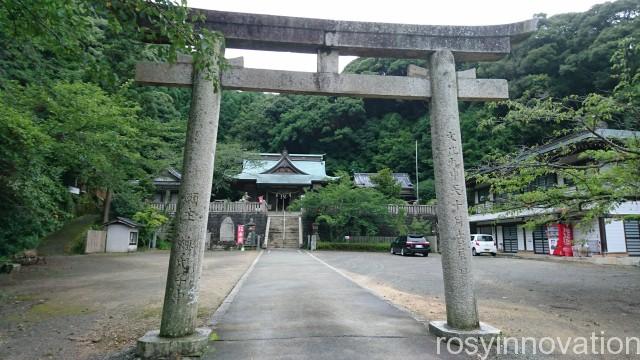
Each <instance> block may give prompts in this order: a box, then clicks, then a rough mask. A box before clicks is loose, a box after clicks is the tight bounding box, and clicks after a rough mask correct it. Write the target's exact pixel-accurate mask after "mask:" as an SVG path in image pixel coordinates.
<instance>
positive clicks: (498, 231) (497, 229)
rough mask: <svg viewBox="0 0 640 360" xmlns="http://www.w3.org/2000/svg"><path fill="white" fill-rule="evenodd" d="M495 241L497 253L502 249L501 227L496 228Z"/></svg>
mask: <svg viewBox="0 0 640 360" xmlns="http://www.w3.org/2000/svg"><path fill="white" fill-rule="evenodd" d="M496 239H497V240H498V251H502V250H503V249H504V238H503V237H502V226H500V225H498V226H496Z"/></svg>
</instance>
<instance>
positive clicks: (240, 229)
mask: <svg viewBox="0 0 640 360" xmlns="http://www.w3.org/2000/svg"><path fill="white" fill-rule="evenodd" d="M236 244H238V245H242V244H244V225H238V232H237V239H236Z"/></svg>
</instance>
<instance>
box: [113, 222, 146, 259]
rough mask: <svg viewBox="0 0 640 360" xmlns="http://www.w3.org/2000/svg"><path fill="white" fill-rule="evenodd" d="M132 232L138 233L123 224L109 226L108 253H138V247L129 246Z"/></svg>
mask: <svg viewBox="0 0 640 360" xmlns="http://www.w3.org/2000/svg"><path fill="white" fill-rule="evenodd" d="M130 232H138V230H136V229H133V228H130V227H128V226H126V225H122V224H111V225H109V226H107V252H129V251H136V249H137V246H133V245H132V246H129V233H130Z"/></svg>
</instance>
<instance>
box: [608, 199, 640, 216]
mask: <svg viewBox="0 0 640 360" xmlns="http://www.w3.org/2000/svg"><path fill="white" fill-rule="evenodd" d="M611 214H613V215H638V214H640V201H626V202H623V203H622V204H620V205H618V206H617V207H616V208H615V209H613V210H612V211H611Z"/></svg>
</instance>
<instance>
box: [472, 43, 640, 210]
mask: <svg viewBox="0 0 640 360" xmlns="http://www.w3.org/2000/svg"><path fill="white" fill-rule="evenodd" d="M620 43H621V44H622V46H621V48H620V49H619V51H617V52H615V54H614V55H613V56H612V58H611V59H612V62H613V66H612V68H613V69H614V71H616V72H618V74H619V76H618V78H619V79H620V83H619V84H618V86H616V87H615V91H614V93H613V94H611V95H610V96H604V95H599V94H594V93H592V94H588V95H587V96H585V97H579V96H569V97H565V98H563V99H560V100H554V99H544V100H536V101H528V102H526V103H524V104H523V103H521V102H518V101H512V102H509V103H508V106H509V109H510V111H509V112H508V113H507V114H506V115H505V117H504V118H503V119H501V120H502V121H504V122H506V123H513V124H517V123H520V122H530V123H538V124H541V125H543V126H544V125H545V124H548V123H551V124H560V125H562V129H563V130H561V131H558V132H556V133H555V134H556V135H563V134H566V133H572V132H576V131H583V132H588V133H590V134H592V137H593V141H597V142H598V144H599V145H598V146H597V147H594V148H593V149H590V150H587V151H583V152H579V158H578V159H577V160H578V161H577V162H572V163H568V164H567V163H563V162H558V161H557V160H556V159H557V158H558V157H563V156H569V155H572V154H574V153H575V152H577V150H576V148H575V146H572V145H566V146H565V147H564V148H562V149H560V150H558V151H557V152H554V153H551V154H542V155H537V154H535V153H533V154H530V153H526V152H525V153H524V154H511V155H507V156H502V157H498V158H496V159H494V161H493V164H491V165H490V166H489V167H488V168H489V169H491V170H492V171H490V172H481V173H480V174H478V175H477V176H476V180H477V181H479V182H483V183H488V184H490V185H491V187H492V190H493V191H494V193H497V194H502V198H503V199H504V200H505V202H504V203H503V204H502V205H501V207H502V208H504V209H518V208H532V207H544V208H553V209H560V211H561V216H562V217H564V218H566V219H569V218H572V217H575V216H576V215H579V217H581V218H582V219H583V221H590V220H592V219H593V218H594V217H598V216H602V215H604V214H607V213H608V212H609V211H611V210H612V209H613V208H615V207H616V206H617V205H619V204H620V203H622V202H624V201H629V200H633V201H637V200H639V199H640V138H639V137H637V136H636V137H634V136H631V137H627V138H609V137H605V136H602V135H601V134H600V133H599V132H598V131H597V128H598V127H599V126H600V124H601V123H602V122H605V123H608V124H609V125H614V126H615V127H627V126H628V127H630V128H632V129H636V130H640V120H639V118H638V117H637V116H636V117H629V114H639V113H640V108H639V107H638V103H637V102H635V101H634V100H635V99H637V98H638V95H639V92H638V90H640V86H638V84H639V83H640V75H639V74H640V71H639V69H638V67H637V66H632V67H629V63H628V62H626V60H625V59H626V58H627V57H626V56H625V54H624V53H626V52H627V51H628V49H629V42H628V41H627V40H624V39H623V40H622V41H621V42H620ZM634 46H637V42H636V44H635V45H634ZM634 46H632V47H631V48H633V47H634ZM621 53H622V54H621ZM549 174H555V175H558V176H560V177H562V178H564V179H567V180H568V183H569V184H565V185H561V186H553V187H550V188H532V187H531V183H532V182H534V181H535V180H536V179H537V178H539V177H541V176H545V175H549ZM546 220H547V219H546V218H545V216H541V217H539V218H537V219H535V221H538V222H545V221H546Z"/></svg>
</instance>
